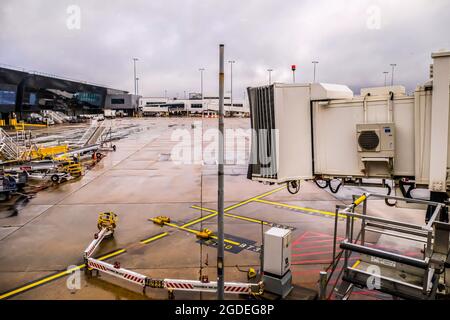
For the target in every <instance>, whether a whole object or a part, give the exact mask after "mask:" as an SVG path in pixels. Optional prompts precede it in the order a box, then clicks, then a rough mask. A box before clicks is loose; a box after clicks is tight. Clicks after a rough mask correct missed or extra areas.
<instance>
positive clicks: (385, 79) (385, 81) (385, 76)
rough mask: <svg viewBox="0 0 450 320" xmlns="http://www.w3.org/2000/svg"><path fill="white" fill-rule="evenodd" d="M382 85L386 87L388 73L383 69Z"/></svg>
mask: <svg viewBox="0 0 450 320" xmlns="http://www.w3.org/2000/svg"><path fill="white" fill-rule="evenodd" d="M383 73H384V86H385V87H387V75H388V74H389V72H388V71H384V72H383Z"/></svg>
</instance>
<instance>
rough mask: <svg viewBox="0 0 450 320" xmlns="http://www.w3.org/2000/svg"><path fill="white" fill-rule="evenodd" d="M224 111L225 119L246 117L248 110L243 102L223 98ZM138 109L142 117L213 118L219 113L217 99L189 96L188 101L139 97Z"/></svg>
mask: <svg viewBox="0 0 450 320" xmlns="http://www.w3.org/2000/svg"><path fill="white" fill-rule="evenodd" d="M224 100H225V102H224V111H225V116H227V117H248V116H249V114H250V109H249V106H248V104H247V103H246V101H245V100H239V99H237V100H233V104H231V99H230V97H225V98H224ZM139 109H140V111H141V112H142V114H143V115H144V116H170V115H179V116H183V115H184V116H205V117H214V116H217V115H218V113H219V97H209V96H205V97H204V98H203V99H202V98H201V95H200V96H199V95H193V94H191V95H190V98H189V99H176V98H173V99H170V98H165V97H141V98H140V99H139Z"/></svg>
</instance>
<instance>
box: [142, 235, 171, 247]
mask: <svg viewBox="0 0 450 320" xmlns="http://www.w3.org/2000/svg"><path fill="white" fill-rule="evenodd" d="M168 235H169V234H168V233H167V232H164V233H161V234H158V235H156V236H154V237H151V238H148V239H145V240H142V241H141V243H142V244H147V243H150V242H152V241H155V240H158V239H161V238H162V237H165V236H168Z"/></svg>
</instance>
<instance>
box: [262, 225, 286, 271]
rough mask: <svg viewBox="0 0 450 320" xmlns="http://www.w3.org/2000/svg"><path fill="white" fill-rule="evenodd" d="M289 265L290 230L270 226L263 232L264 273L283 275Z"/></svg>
mask: <svg viewBox="0 0 450 320" xmlns="http://www.w3.org/2000/svg"><path fill="white" fill-rule="evenodd" d="M290 267H291V230H287V229H280V228H271V229H270V230H268V231H267V232H266V233H265V234H264V273H269V274H271V275H273V276H277V277H283V276H284V275H285V274H286V273H287V272H288V271H289V270H290Z"/></svg>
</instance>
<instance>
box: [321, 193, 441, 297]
mask: <svg viewBox="0 0 450 320" xmlns="http://www.w3.org/2000/svg"><path fill="white" fill-rule="evenodd" d="M370 198H378V199H384V200H397V201H404V202H408V203H416V204H423V205H428V206H434V207H435V209H434V210H433V214H432V216H431V218H430V220H429V221H428V222H427V223H426V225H418V224H413V223H408V222H403V221H397V220H393V219H386V218H380V217H376V216H369V215H367V201H368V199H370ZM359 205H362V212H361V213H355V209H356V208H357V207H358V206H359ZM446 206H447V205H446V204H443V203H438V202H433V201H427V200H421V199H409V198H408V199H406V198H401V197H396V196H389V195H384V194H377V193H365V194H363V195H361V196H359V197H357V198H356V197H354V201H353V203H352V204H350V205H348V206H343V205H337V206H336V210H335V221H334V238H333V257H332V258H333V261H332V263H331V264H330V266H329V267H328V268H327V270H326V272H327V274H329V275H328V276H327V277H326V278H325V276H324V275H323V274H321V277H320V280H319V291H320V293H321V297H322V298H324V297H325V298H326V289H327V286H328V283H329V281H330V279H331V277H332V276H333V275H334V272H335V270H336V268H337V266H338V264H339V262H340V261H341V259H342V256H343V268H342V270H341V271H340V272H339V274H338V276H337V279H339V278H340V277H341V276H342V274H343V273H344V272H345V270H347V269H349V260H350V258H351V254H352V253H354V252H356V253H360V254H366V255H370V256H374V257H378V258H380V259H387V260H389V261H394V262H398V263H401V264H405V265H408V266H411V267H414V268H419V269H422V270H423V271H424V274H423V279H424V281H423V286H422V292H423V293H427V292H429V290H430V285H429V284H430V281H429V280H430V278H431V277H432V276H433V274H434V269H433V268H431V267H429V265H430V261H431V259H432V256H433V253H434V252H433V245H434V239H435V228H434V226H435V223H437V222H439V221H440V220H441V213H442V212H443V209H444V208H445V207H446ZM339 217H344V219H345V240H344V241H342V242H341V244H340V248H341V249H342V250H341V251H340V252H337V249H336V247H337V234H338V221H339ZM356 221H359V222H360V230H359V233H358V235H356V237H355V222H356ZM366 232H373V233H378V234H382V235H387V236H391V237H397V238H401V239H407V240H411V241H415V242H420V243H421V244H424V251H423V259H417V258H412V257H409V256H405V255H401V254H398V253H395V252H390V251H387V250H381V249H375V248H372V247H369V246H366ZM447 240H448V239H447ZM350 269H352V268H350ZM430 272H431V273H430ZM336 285H337V281H336V284H334V285H333V288H332V290H334V289H335V287H336ZM405 285H407V283H405ZM332 294H333V292H331V293H330V295H329V296H328V298H330V297H331V295H332Z"/></svg>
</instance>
